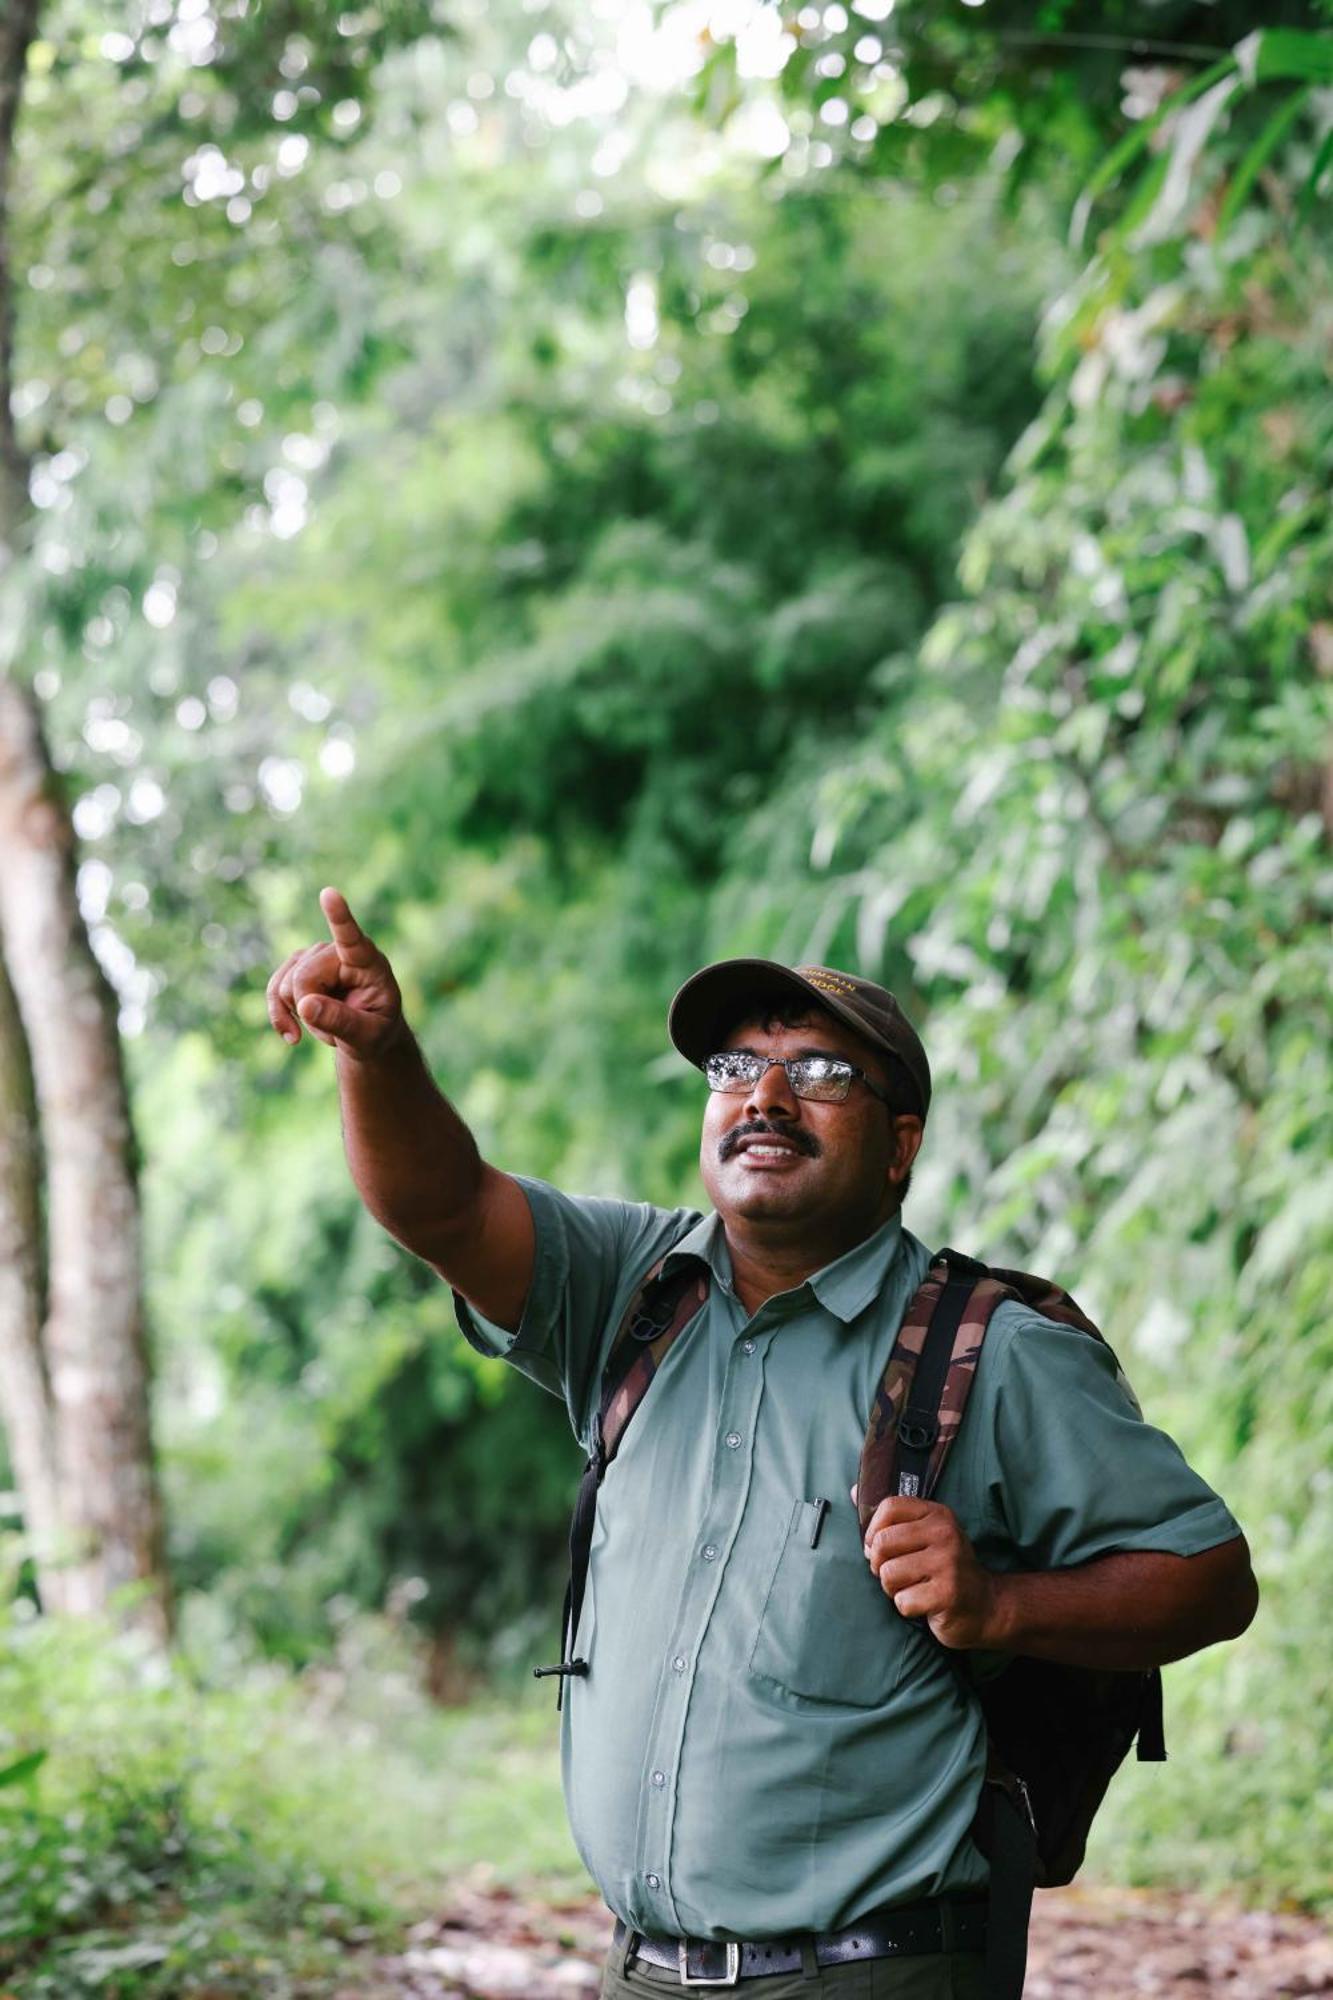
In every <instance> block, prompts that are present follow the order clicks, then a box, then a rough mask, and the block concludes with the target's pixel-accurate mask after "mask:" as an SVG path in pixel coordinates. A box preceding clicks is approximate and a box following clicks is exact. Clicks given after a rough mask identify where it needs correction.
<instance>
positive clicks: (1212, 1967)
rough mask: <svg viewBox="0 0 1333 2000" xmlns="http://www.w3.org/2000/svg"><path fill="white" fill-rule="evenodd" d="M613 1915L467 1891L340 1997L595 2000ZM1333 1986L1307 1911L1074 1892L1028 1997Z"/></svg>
mask: <svg viewBox="0 0 1333 2000" xmlns="http://www.w3.org/2000/svg"><path fill="white" fill-rule="evenodd" d="M609 1934H610V1922H609V1919H608V1918H607V1916H606V1913H605V1911H604V1910H602V1909H601V1907H600V1905H598V1904H596V1903H586V1902H579V1903H569V1904H565V1905H562V1906H556V1907H554V1908H552V1907H548V1906H545V1905H542V1904H538V1903H529V1902H525V1901H524V1900H522V1899H521V1898H519V1897H516V1896H513V1895H511V1894H509V1893H507V1892H506V1891H503V1890H497V1889H486V1888H483V1887H469V1886H463V1887H460V1888H459V1889H458V1890H457V1891H456V1892H455V1893H454V1894H453V1895H451V1897H450V1902H449V1907H448V1909H447V1911H446V1912H445V1913H444V1914H443V1915H442V1916H441V1917H440V1918H438V1919H437V1920H432V1921H431V1922H429V1923H423V1924H417V1925H415V1926H414V1927H413V1929H412V1930H411V1932H410V1933H409V1936H408V1940H407V1945H406V1948H405V1949H404V1950H403V1951H402V1952H400V1953H398V1954H397V1955H395V1956H394V1957H392V1958H388V1959H381V1960H380V1961H379V1962H378V1963H377V1965H376V1967H375V1969H374V1972H373V1974H372V1976H371V1980H370V1983H369V1984H368V1985H362V1986H358V1987H356V1988H348V1989H347V1990H346V1992H345V1994H344V1995H342V1996H340V2000H590V1996H594V1995H595V1994H596V1992H597V1987H598V1982H599V1976H600V1967H601V1961H602V1957H603V1954H604V1953H605V1950H606V1945H607V1940H608V1937H609ZM1310 1994H1329V1995H1333V1936H1330V1934H1329V1932H1328V1931H1327V1930H1326V1929H1325V1928H1324V1927H1323V1926H1321V1925H1320V1924H1318V1923H1316V1922H1314V1921H1313V1920H1312V1919H1310V1918H1308V1917H1301V1916H1294V1915H1289V1914H1285V1913H1284V1914H1277V1913H1272V1912H1269V1911H1264V1910H1251V1911H1234V1910H1233V1911H1227V1910H1219V1909H1217V1908H1216V1907H1215V1906H1213V1905H1210V1904H1204V1903H1199V1902H1195V1901H1192V1900H1191V1899H1190V1898H1188V1897H1185V1896H1165V1895H1156V1894H1148V1893H1146V1892H1139V1891H1132V1890H1109V1889H1084V1890H1080V1889H1065V1890H1059V1891H1052V1892H1050V1893H1048V1894H1046V1895H1039V1896H1038V1897H1037V1910H1036V1916H1035V1918H1034V1922H1033V1931H1032V1948H1031V1952H1030V1954H1029V1959H1028V1978H1027V1986H1026V1989H1025V1996H1024V2000H1156V1996H1162V2000H1186V1996H1188V2000H1210V1996H1213V1995H1216V1996H1218V2000H1278V1996H1289V1995H1293V1996H1294V1995H1310Z"/></svg>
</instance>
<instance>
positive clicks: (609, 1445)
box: [532, 1251, 708, 1708]
mask: <svg viewBox="0 0 1333 2000" xmlns="http://www.w3.org/2000/svg"><path fill="white" fill-rule="evenodd" d="M667 1255H668V1256H669V1255H670V1252H669V1251H668V1253H667ZM665 1262H666V1259H665V1258H659V1259H658V1261H657V1263H656V1264H654V1265H653V1267H652V1269H651V1270H650V1271H649V1272H648V1274H647V1276H646V1277H645V1278H644V1279H643V1282H642V1283H641V1284H640V1285H639V1287H638V1289H637V1290H636V1291H635V1293H634V1296H633V1298H632V1299H631V1300H630V1302H629V1304H628V1306H626V1308H625V1311H624V1315H623V1316H622V1318H621V1321H620V1325H619V1326H618V1327H617V1328H616V1333H615V1338H614V1339H613V1341H612V1342H611V1350H610V1353H609V1354H608V1356H607V1359H606V1364H605V1366H604V1367H603V1369H602V1393H601V1401H600V1403H599V1405H598V1409H597V1413H596V1415H595V1416H594V1418H593V1420H592V1435H591V1439H590V1446H591V1448H590V1450H589V1453H588V1462H587V1464H586V1465H585V1466H584V1468H583V1477H582V1479H581V1480H580V1481H579V1490H578V1494H577V1496H576V1498H575V1501H574V1514H573V1518H572V1520H571V1521H570V1524H569V1582H568V1583H567V1584H566V1586H565V1607H564V1613H563V1617H562V1620H561V1642H560V1664H559V1666H555V1667H534V1668H533V1670H532V1671H533V1675H534V1677H535V1678H536V1679H538V1680H543V1679H545V1678H546V1676H547V1675H554V1676H556V1677H558V1679H559V1692H558V1693H557V1695H556V1703H555V1705H556V1707H557V1708H560V1707H561V1706H562V1704H563V1701H564V1692H565V1678H566V1676H568V1675H570V1674H573V1675H576V1676H578V1677H580V1678H582V1676H584V1675H585V1674H586V1673H587V1671H588V1662H587V1661H586V1660H576V1659H573V1658H571V1653H572V1651H573V1646H574V1635H575V1633H576V1632H577V1631H578V1629H579V1613H580V1612H581V1611H582V1609H583V1596H584V1591H585V1589H586V1587H587V1582H588V1560H589V1557H590V1555H591V1552H592V1531H593V1523H594V1522H595V1520H596V1518H597V1489H598V1488H599V1487H600V1485H601V1483H602V1481H603V1480H604V1479H605V1477H606V1468H607V1466H608V1465H609V1464H610V1463H611V1460H612V1459H613V1458H614V1457H615V1455H616V1452H617V1451H618V1450H619V1448H620V1441H621V1439H622V1438H623V1437H624V1435H625V1430H626V1427H627V1425H628V1424H629V1421H630V1418H631V1417H632V1416H633V1415H634V1412H635V1411H636V1410H637V1409H638V1407H639V1405H640V1403H641V1402H642V1401H643V1399H644V1397H645V1396H646V1395H647V1393H648V1390H649V1388H650V1386H651V1384H652V1380H653V1377H654V1376H655V1375H656V1373H657V1371H658V1369H659V1368H660V1367H661V1365H662V1362H663V1360H664V1359H665V1357H666V1354H667V1350H668V1349H669V1348H670V1347H671V1345H672V1343H673V1342H674V1341H676V1340H678V1339H679V1338H680V1336H681V1334H682V1333H684V1331H685V1329H686V1327H687V1326H688V1325H689V1324H690V1322H691V1320H693V1318H694V1317H695V1315H696V1313H698V1311H699V1309H700V1307H701V1306H702V1305H703V1304H704V1301H705V1300H706V1299H707V1297H708V1266H707V1264H706V1263H705V1262H704V1261H703V1259H702V1258H700V1257H684V1258H682V1259H681V1261H680V1263H679V1264H678V1265H677V1266H676V1268H675V1269H674V1270H672V1271H670V1272H667V1273H664V1272H663V1269H662V1266H663V1264H664V1263H665Z"/></svg>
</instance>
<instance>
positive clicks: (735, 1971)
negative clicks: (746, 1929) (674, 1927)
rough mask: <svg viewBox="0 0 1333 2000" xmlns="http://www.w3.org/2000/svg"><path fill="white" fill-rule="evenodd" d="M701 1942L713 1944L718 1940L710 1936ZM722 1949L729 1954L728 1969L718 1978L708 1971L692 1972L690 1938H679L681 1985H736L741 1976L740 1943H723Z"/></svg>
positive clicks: (678, 1953)
mask: <svg viewBox="0 0 1333 2000" xmlns="http://www.w3.org/2000/svg"><path fill="white" fill-rule="evenodd" d="M701 1942H703V1943H708V1944H711V1943H715V1942H717V1940H714V1939H711V1938H709V1939H706V1940H701ZM722 1949H723V1950H724V1951H725V1952H726V1954H727V1969H726V1971H725V1972H724V1973H721V1974H720V1975H719V1976H718V1977H717V1978H713V1977H712V1976H711V1975H710V1974H708V1973H706V1972H699V1973H692V1972H691V1971H690V1945H689V1939H688V1938H680V1939H678V1940H677V1944H676V1955H677V1958H678V1960H679V1963H680V1983H681V1985H682V1986H734V1985H735V1984H736V1981H737V1980H738V1979H739V1978H740V1976H741V1948H740V1946H739V1944H734V1943H727V1944H724V1945H723V1947H722Z"/></svg>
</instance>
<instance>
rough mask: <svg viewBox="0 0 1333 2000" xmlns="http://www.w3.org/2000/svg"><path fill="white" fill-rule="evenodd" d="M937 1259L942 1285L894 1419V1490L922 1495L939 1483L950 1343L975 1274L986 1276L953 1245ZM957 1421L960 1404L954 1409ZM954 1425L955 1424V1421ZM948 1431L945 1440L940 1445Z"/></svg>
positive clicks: (970, 1372)
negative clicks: (902, 1403)
mask: <svg viewBox="0 0 1333 2000" xmlns="http://www.w3.org/2000/svg"><path fill="white" fill-rule="evenodd" d="M936 1262H937V1263H942V1264H943V1265H944V1266H945V1281H944V1288H943V1290H942V1291H941V1293H940V1297H939V1301H938V1303H937V1304H936V1306H935V1310H934V1311H933V1312H932V1314H931V1316H930V1325H929V1327H928V1328H927V1330H926V1340H925V1345H924V1347H923V1348H922V1350H921V1356H920V1359H919V1360H918V1362H917V1364H916V1371H915V1373H914V1375H913V1377H912V1383H911V1388H910V1391H909V1400H908V1405H907V1408H906V1409H905V1410H904V1411H903V1414H902V1416H901V1417H900V1418H899V1419H898V1477H897V1481H896V1482H895V1491H896V1492H898V1493H900V1494H906V1495H909V1496H911V1497H913V1498H919V1499H925V1498H926V1497H927V1495H928V1493H929V1492H930V1491H931V1490H932V1489H933V1488H934V1487H935V1485H936V1484H937V1483H938V1480H939V1476H940V1472H941V1470H942V1469H943V1454H941V1455H940V1456H939V1457H938V1458H935V1463H934V1464H933V1465H932V1463H931V1461H932V1458H934V1457H935V1447H936V1445H937V1444H938V1443H939V1442H940V1437H941V1428H940V1407H941V1404H942V1402H943V1400H944V1390H945V1385H946V1384H947V1382H948V1380H949V1371H950V1367H951V1364H952V1362H953V1358H954V1345H955V1342H956V1340H957V1337H958V1330H959V1328H960V1327H961V1326H962V1323H963V1315H964V1313H965V1312H966V1311H967V1307H968V1302H969V1300H970V1299H971V1297H972V1293H973V1289H974V1288H975V1286H976V1282H977V1280H978V1278H984V1277H985V1276H986V1266H985V1265H984V1264H978V1263H977V1261H976V1259H975V1258H973V1257H964V1256H963V1255H962V1254H961V1252H960V1251H957V1250H941V1252H940V1254H939V1257H938V1258H937V1259H936ZM974 1372H975V1370H974V1368H970V1369H968V1370H967V1371H966V1376H965V1378H963V1379H964V1386H963V1389H962V1396H963V1400H965V1399H966V1395H967V1390H968V1389H969V1388H970V1387H971V1383H972V1375H973V1373H974ZM956 1415H957V1417H958V1419H959V1420H960V1421H961V1418H962V1404H961V1402H960V1403H959V1406H958V1408H957V1410H956ZM954 1429H955V1430H956V1429H957V1425H955V1426H954ZM951 1438H952V1434H950V1435H949V1436H946V1437H945V1439H944V1444H945V1449H946V1451H947V1449H948V1445H949V1443H950V1442H951Z"/></svg>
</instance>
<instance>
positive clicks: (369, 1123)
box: [337, 1024, 482, 1255]
mask: <svg viewBox="0 0 1333 2000" xmlns="http://www.w3.org/2000/svg"><path fill="white" fill-rule="evenodd" d="M337 1072H338V1095H339V1099H340V1102H341V1106H342V1128H343V1144H344V1146H345V1148H346V1151H347V1164H348V1166H349V1167H350V1168H351V1173H352V1179H353V1180H354V1181H355V1183H356V1187H357V1192H358V1193H359V1194H360V1196H361V1199H362V1201H364V1203H365V1204H366V1207H367V1208H368V1209H369V1210H370V1213H371V1214H372V1215H373V1216H374V1217H375V1219H376V1221H377V1222H380V1223H382V1224H383V1225H384V1227H385V1228H386V1229H387V1230H388V1231H389V1233H390V1234H391V1235H392V1236H396V1237H397V1239H398V1241H399V1242H400V1243H402V1244H404V1245H405V1246H406V1247H407V1248H408V1249H409V1250H415V1251H417V1252H418V1254H421V1255H426V1254H428V1252H429V1249H430V1248H431V1246H432V1244H433V1243H434V1242H435V1240H436V1239H437V1238H438V1237H439V1235H440V1232H441V1230H444V1229H447V1228H448V1227H449V1225H450V1223H451V1222H453V1221H455V1220H457V1221H460V1222H461V1221H463V1220H464V1219H465V1218H466V1215H467V1212H468V1210H469V1208H470V1206H471V1205H472V1203H473V1202H474V1201H475V1199H476V1196H477V1191H478V1189H479V1187H480V1185H481V1174H482V1163H481V1157H480V1155H479V1153H478V1151H477V1144H476V1141H475V1139H474V1138H473V1137H472V1134H471V1132H470V1131H469V1130H468V1128H467V1126H466V1125H465V1124H464V1123H463V1121H462V1119H461V1118H460V1117H459V1116H458V1113H457V1112H456V1111H455V1110H454V1108H453V1106H452V1105H451V1104H450V1103H449V1101H448V1099H447V1098H445V1097H444V1096H443V1094H442V1093H441V1092H440V1091H439V1090H438V1089H437V1087H436V1085H435V1083H434V1080H433V1079H432V1077H431V1074H430V1071H429V1070H428V1069H427V1067H426V1061H425V1057H424V1056H423V1055H422V1053H421V1050H420V1048H419V1047H418V1045H417V1042H416V1038H415V1037H414V1036H413V1035H412V1033H411V1031H410V1030H409V1029H408V1027H407V1026H406V1024H404V1025H403V1028H402V1032H401V1035H399V1036H396V1037H395V1039H394V1041H393V1042H392V1044H391V1045H390V1047H388V1048H387V1049H385V1050H384V1051H383V1053H382V1054H379V1055H377V1056H376V1057H375V1058H374V1059H373V1060H370V1061H358V1060H357V1059H356V1058H355V1057H354V1056H350V1055H348V1054H347V1053H346V1052H345V1051H344V1050H342V1049H339V1051H338V1054H337Z"/></svg>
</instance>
